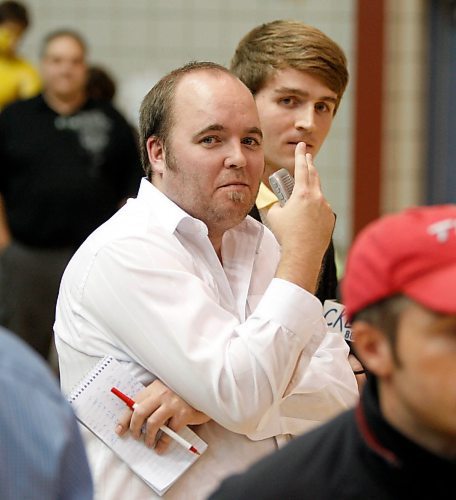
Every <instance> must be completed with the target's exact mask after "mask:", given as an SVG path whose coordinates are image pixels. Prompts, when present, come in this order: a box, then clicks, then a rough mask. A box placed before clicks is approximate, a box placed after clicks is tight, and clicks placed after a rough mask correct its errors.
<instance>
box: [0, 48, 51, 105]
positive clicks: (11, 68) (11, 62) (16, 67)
mask: <svg viewBox="0 0 456 500" xmlns="http://www.w3.org/2000/svg"><path fill="white" fill-rule="evenodd" d="M40 89H41V80H40V77H39V75H38V72H37V71H36V69H35V68H34V67H33V66H32V65H31V64H30V63H28V62H27V61H25V60H24V59H19V58H17V57H2V56H0V110H1V109H2V108H3V107H4V106H6V105H7V104H9V103H10V102H13V101H16V100H17V99H26V98H28V97H33V96H34V95H36V94H38V93H39V91H40Z"/></svg>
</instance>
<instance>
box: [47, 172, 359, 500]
mask: <svg viewBox="0 0 456 500" xmlns="http://www.w3.org/2000/svg"><path fill="white" fill-rule="evenodd" d="M279 258H280V248H279V246H278V244H277V242H276V240H275V238H274V236H273V235H272V233H271V232H270V231H269V230H268V229H267V228H265V227H264V226H263V225H261V224H260V223H258V222H257V221H254V220H253V219H251V218H250V217H247V219H246V220H244V221H243V222H242V223H241V224H239V225H238V226H236V227H235V228H233V229H231V230H229V231H227V232H226V233H225V234H224V237H223V241H222V261H223V266H222V264H221V263H220V260H219V259H218V257H217V255H216V253H215V251H214V248H213V246H212V244H211V242H210V240H209V239H208V232H207V227H206V225H205V224H204V223H203V222H201V221H200V220H197V219H194V218H193V217H191V216H189V215H188V214H187V213H186V212H184V211H183V210H181V209H180V208H179V207H178V206H177V205H175V204H174V203H173V202H172V201H171V200H169V199H168V198H167V197H166V196H165V195H163V194H162V193H161V192H160V191H159V190H157V189H156V188H155V187H154V186H153V185H152V184H151V183H150V182H148V181H147V180H145V179H143V181H142V183H141V186H140V190H139V193H138V197H137V198H136V199H131V200H129V201H128V203H127V204H126V205H125V206H124V207H123V208H122V209H121V210H120V211H119V212H118V213H117V214H116V215H114V217H112V218H111V219H110V220H109V221H108V222H106V223H105V224H104V225H103V226H101V227H100V228H99V229H98V230H96V231H95V232H94V233H93V234H92V235H91V236H90V237H89V238H88V239H87V240H86V242H85V243H84V244H83V245H82V246H81V248H80V249H79V250H78V251H77V252H76V254H75V255H74V257H73V259H72V260H71V262H70V263H69V265H68V267H67V269H66V271H65V274H64V276H63V279H62V283H61V287H60V293H59V298H58V303H57V315H56V323H55V334H56V344H57V349H58V354H59V363H60V371H61V383H62V388H63V390H64V392H67V393H68V392H70V390H71V389H72V387H73V386H74V385H75V384H76V383H77V382H78V381H79V379H81V378H82V376H83V375H84V374H85V373H86V372H87V371H88V370H89V369H90V368H91V367H92V366H93V365H94V364H95V362H96V361H97V359H96V358H100V357H102V356H104V355H106V354H111V355H112V356H114V357H115V358H117V359H118V360H120V361H121V362H125V364H126V366H127V367H128V369H129V370H130V371H131V372H132V374H133V375H136V376H137V377H138V378H139V380H140V381H141V382H143V383H144V384H148V383H150V382H151V381H152V380H153V379H154V378H156V377H158V378H159V379H161V380H162V381H163V382H164V383H165V384H166V385H167V386H168V387H170V388H171V389H172V390H173V391H175V392H176V393H177V394H179V395H180V396H181V397H182V398H183V399H185V400H186V401H187V402H188V403H189V404H191V405H192V406H193V407H194V408H197V409H198V410H201V411H203V412H204V413H206V414H207V415H209V416H210V417H211V418H212V421H210V422H208V423H206V424H203V425H200V426H197V427H195V428H194V429H195V431H196V432H197V433H198V434H199V435H200V436H201V438H202V439H204V440H205V441H206V442H207V443H208V445H209V446H208V449H207V451H206V452H205V453H204V454H203V455H202V456H201V457H200V458H199V460H198V461H197V462H196V463H195V464H194V465H193V466H192V467H191V468H190V469H189V470H188V471H187V472H186V473H185V474H184V476H183V477H182V478H180V479H179V480H178V481H177V483H176V484H175V485H174V486H173V487H172V488H171V489H170V490H169V491H168V493H167V494H166V498H178V499H183V498H191V499H196V498H205V497H206V496H207V495H208V494H209V493H210V492H211V491H212V490H213V489H214V488H215V487H216V486H217V484H218V483H219V481H220V480H221V479H222V478H224V477H225V476H227V475H228V474H231V473H234V472H238V471H240V470H243V469H244V468H245V467H247V466H248V465H249V464H251V463H252V462H253V461H255V460H257V459H259V458H260V457H262V456H264V455H265V454H267V453H268V452H271V451H273V450H274V449H276V447H277V442H278V441H280V440H283V439H284V436H286V435H289V434H292V435H293V434H299V433H302V432H304V431H306V430H308V429H310V428H311V427H313V426H314V425H316V424H317V423H319V422H322V421H324V420H327V419H328V418H330V417H332V416H333V415H335V414H337V413H339V412H340V411H342V410H343V409H345V408H348V407H350V406H352V405H353V404H354V403H355V402H356V399H357V385H356V381H355V378H354V376H353V372H352V370H351V368H350V365H349V363H348V361H347V355H348V348H347V345H346V343H345V341H344V339H343V338H342V337H341V336H340V335H338V334H334V333H327V331H326V325H325V321H324V319H323V316H322V306H321V304H320V302H319V301H318V300H317V299H316V298H315V297H314V296H313V295H311V294H310V293H308V292H307V291H305V290H303V289H302V288H300V287H298V286H296V285H294V284H293V283H290V282H288V281H284V280H281V279H277V278H274V274H275V271H276V268H277V264H278V262H279ZM84 434H85V439H86V443H87V449H88V454H89V460H90V462H91V466H92V473H93V476H94V482H95V488H96V495H97V497H98V498H100V499H103V500H108V499H115V498H119V499H124V498H129V499H142V498H155V496H154V492H153V491H152V490H151V489H150V488H148V487H147V486H146V485H145V483H143V482H142V481H141V480H140V479H138V478H137V477H136V476H135V475H134V474H133V473H132V472H131V471H130V470H129V469H128V468H127V467H126V465H125V464H123V463H122V462H121V461H120V460H119V459H118V458H117V457H116V456H115V455H114V454H113V452H111V450H110V449H109V448H107V447H106V446H105V445H104V444H103V443H102V442H101V441H99V440H98V439H97V438H96V437H95V436H93V435H92V434H91V433H90V432H88V431H84ZM151 453H153V451H151Z"/></svg>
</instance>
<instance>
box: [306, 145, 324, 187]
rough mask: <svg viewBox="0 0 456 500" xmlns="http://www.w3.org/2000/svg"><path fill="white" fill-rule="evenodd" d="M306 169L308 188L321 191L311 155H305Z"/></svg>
mask: <svg viewBox="0 0 456 500" xmlns="http://www.w3.org/2000/svg"><path fill="white" fill-rule="evenodd" d="M306 162H307V169H308V172H309V187H310V188H315V189H318V190H319V191H321V183H320V176H319V174H318V171H317V168H316V167H315V164H314V162H313V157H312V155H311V153H306Z"/></svg>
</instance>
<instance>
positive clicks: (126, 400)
mask: <svg viewBox="0 0 456 500" xmlns="http://www.w3.org/2000/svg"><path fill="white" fill-rule="evenodd" d="M111 392H112V393H113V394H115V395H116V396H117V397H118V398H120V399H121V400H122V401H123V402H124V403H125V404H126V405H127V406H128V407H129V408H130V409H131V410H134V409H135V408H136V407H137V406H138V403H136V402H135V401H134V400H133V399H131V398H130V397H128V396H127V395H126V394H124V393H123V392H121V391H119V389H117V387H112V388H111ZM160 430H161V431H163V432H164V433H165V434H167V435H168V436H169V437H171V438H172V439H174V440H175V441H176V442H177V443H179V444H180V445H181V446H183V447H184V448H186V449H187V450H189V451H191V452H192V453H195V454H196V455H200V452H199V451H198V450H197V449H196V448H195V447H194V446H193V445H192V444H191V443H189V442H188V441H186V440H185V439H184V438H183V437H181V436H179V434H177V432H174V431H173V430H171V429H170V428H169V427H167V426H166V425H160Z"/></svg>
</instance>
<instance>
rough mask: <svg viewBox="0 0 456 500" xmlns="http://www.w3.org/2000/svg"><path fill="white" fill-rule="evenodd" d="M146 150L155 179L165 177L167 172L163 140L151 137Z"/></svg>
mask: <svg viewBox="0 0 456 500" xmlns="http://www.w3.org/2000/svg"><path fill="white" fill-rule="evenodd" d="M146 149H147V156H148V158H149V163H150V165H151V167H152V171H153V177H158V176H161V175H163V172H164V171H165V148H164V146H163V142H162V140H161V139H159V138H158V137H157V136H155V135H153V136H151V137H149V138H148V139H147V141H146Z"/></svg>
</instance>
